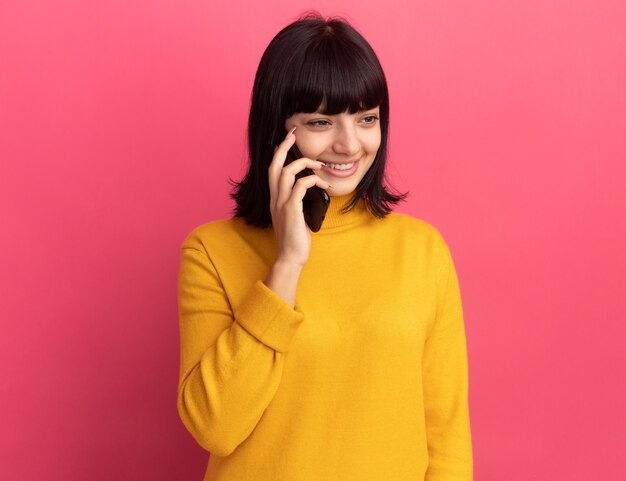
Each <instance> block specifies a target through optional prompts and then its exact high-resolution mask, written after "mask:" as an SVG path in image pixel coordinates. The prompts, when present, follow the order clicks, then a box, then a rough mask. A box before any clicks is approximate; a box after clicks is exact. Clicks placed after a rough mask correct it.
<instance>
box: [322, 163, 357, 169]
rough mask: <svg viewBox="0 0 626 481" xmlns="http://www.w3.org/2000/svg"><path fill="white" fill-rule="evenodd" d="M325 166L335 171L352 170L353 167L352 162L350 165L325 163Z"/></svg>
mask: <svg viewBox="0 0 626 481" xmlns="http://www.w3.org/2000/svg"><path fill="white" fill-rule="evenodd" d="M326 165H327V166H328V167H330V168H331V169H335V170H348V169H351V168H352V166H353V165H354V162H352V163H350V164H330V163H328V162H326Z"/></svg>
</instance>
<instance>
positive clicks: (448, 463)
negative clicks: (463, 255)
mask: <svg viewBox="0 0 626 481" xmlns="http://www.w3.org/2000/svg"><path fill="white" fill-rule="evenodd" d="M444 245H445V256H446V259H445V261H444V265H443V267H442V269H441V271H440V289H439V292H440V296H439V303H438V307H437V314H436V318H435V321H434V324H433V327H432V328H431V331H430V333H429V335H428V338H427V340H426V344H425V347H424V357H423V364H422V368H423V383H424V406H425V416H426V435H427V440H428V455H429V464H428V470H427V472H426V478H425V480H426V481H452V480H454V481H471V480H472V477H473V462H472V440H471V432H470V420H469V406H468V366H467V347H466V340H465V327H464V321H463V308H462V305H461V293H460V290H459V282H458V278H457V274H456V270H455V267H454V263H453V261H452V257H451V255H450V250H449V248H448V246H447V244H445V243H444Z"/></svg>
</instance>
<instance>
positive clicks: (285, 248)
mask: <svg viewBox="0 0 626 481" xmlns="http://www.w3.org/2000/svg"><path fill="white" fill-rule="evenodd" d="M295 129H296V128H295V127H294V128H293V129H291V130H290V131H289V132H288V133H287V136H286V137H285V139H284V140H283V141H282V142H281V143H280V145H279V146H278V147H277V148H276V151H275V152H274V157H273V158H272V163H271V164H270V167H269V172H268V178H269V187H270V212H271V214H272V226H273V227H274V233H275V234H276V242H277V250H276V261H275V262H276V263H278V262H284V263H287V264H291V265H294V266H298V267H303V266H304V264H306V261H307V260H308V258H309V253H310V251H311V233H310V232H309V228H308V226H307V225H306V222H305V221H304V213H303V210H302V199H304V195H305V194H306V191H307V189H308V188H309V187H313V186H314V185H317V186H318V187H321V188H322V189H328V188H331V189H332V187H331V186H330V184H329V183H328V182H326V181H324V180H322V179H321V178H320V177H318V176H317V175H307V176H305V177H301V178H299V179H298V180H297V181H295V178H296V174H297V173H298V172H300V171H302V170H304V169H305V168H307V167H308V168H309V169H314V170H318V169H321V168H322V165H323V162H320V161H318V160H312V159H308V158H306V157H302V158H300V159H296V160H294V161H293V162H291V163H290V164H288V165H286V166H285V165H284V164H285V159H286V157H287V152H288V151H289V149H290V148H291V146H292V145H293V144H294V142H295V141H296V137H295V135H294V133H293V132H294V130H295ZM294 181H295V184H294Z"/></svg>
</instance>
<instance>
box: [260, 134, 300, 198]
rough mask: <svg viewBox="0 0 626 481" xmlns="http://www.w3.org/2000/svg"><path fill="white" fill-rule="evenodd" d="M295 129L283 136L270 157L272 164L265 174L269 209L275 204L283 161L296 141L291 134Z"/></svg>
mask: <svg viewBox="0 0 626 481" xmlns="http://www.w3.org/2000/svg"><path fill="white" fill-rule="evenodd" d="M295 129H296V128H295V127H294V128H293V129H291V130H290V131H289V132H288V133H287V135H286V136H285V139H284V140H283V141H282V142H281V143H280V144H279V145H278V146H277V148H276V149H275V150H274V156H273V157H272V162H271V163H270V166H269V169H268V172H267V177H268V182H269V187H270V203H271V207H273V206H274V205H275V204H276V199H277V197H278V181H279V179H280V172H281V170H282V168H283V165H284V164H285V159H286V158H287V152H288V151H289V149H290V148H291V146H292V145H293V144H294V142H295V141H296V137H295V135H294V134H293V131H294V130H295Z"/></svg>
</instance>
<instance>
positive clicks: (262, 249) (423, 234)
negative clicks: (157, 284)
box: [178, 15, 472, 481]
mask: <svg viewBox="0 0 626 481" xmlns="http://www.w3.org/2000/svg"><path fill="white" fill-rule="evenodd" d="M388 124H389V99H388V92H387V84H386V81H385V76H384V73H383V70H382V68H381V66H380V64H379V61H378V59H377V58H376V55H375V53H374V51H373V50H372V48H371V47H370V45H369V44H368V43H367V42H366V40H365V39H364V38H363V37H362V36H361V35H360V34H359V33H358V32H357V31H356V30H355V29H354V28H353V27H351V26H350V25H349V24H348V23H347V22H345V21H344V20H341V19H338V18H330V19H324V18H323V17H321V16H319V15H308V16H305V17H302V18H301V19H300V20H298V21H296V22H294V23H292V24H290V25H288V26H287V27H285V28H284V29H283V30H281V31H280V32H279V33H278V34H277V35H276V37H275V38H274V39H273V40H272V41H271V43H270V45H269V46H268V47H267V49H266V51H265V53H264V54H263V57H262V59H261V62H260V65H259V68H258V71H257V74H256V78H255V83H254V88H253V94H252V104H251V109H250V117H249V124H248V136H249V154H250V166H249V170H248V172H247V174H246V176H245V178H244V179H243V180H242V181H241V182H240V183H238V184H237V185H236V189H235V192H234V193H233V194H232V197H233V199H234V200H235V201H236V204H237V206H236V210H235V215H234V216H233V218H231V219H222V220H214V221H212V222H208V223H206V224H203V225H201V226H198V227H196V228H195V229H194V230H193V231H192V232H191V233H190V234H189V235H188V236H187V237H186V239H185V240H184V242H183V244H182V254H181V265H180V275H179V287H178V299H179V317H180V333H181V365H180V382H179V386H178V412H179V414H180V417H181V419H182V421H183V423H184V425H185V426H186V428H187V429H188V430H189V432H190V433H191V435H192V436H193V437H194V438H195V439H196V441H197V442H198V443H199V444H200V445H201V446H202V447H203V448H204V449H206V450H207V451H209V452H210V453H211V456H210V459H209V463H208V468H207V471H206V475H205V478H204V479H205V480H212V481H308V480H312V481H313V480H314V481H324V480H329V481H330V480H333V481H338V480H345V481H368V480H371V481H409V480H410V481H415V480H422V479H423V480H429V481H435V480H439V481H444V480H446V481H447V480H455V481H469V480H471V479H472V444H471V435H470V424H469V412H468V411H469V410H468V372H467V354H466V339H465V329H464V321H463V312H462V306H461V297H460V292H459V284H458V279H457V275H456V271H455V268H454V263H453V261H452V258H451V255H450V250H449V248H448V245H447V244H446V242H445V241H444V239H443V238H442V236H441V235H440V234H439V232H438V231H437V230H436V228H435V227H433V226H432V225H430V224H428V223H427V222H425V221H423V220H419V219H416V218H414V217H411V216H408V215H403V214H400V213H395V212H392V211H391V208H390V205H391V204H396V203H397V202H398V201H400V200H402V198H403V197H404V195H406V194H404V195H399V196H396V195H393V194H391V193H390V192H389V191H388V189H387V187H386V186H385V185H384V173H385V163H386V150H387V149H386V146H387V131H388ZM294 145H296V146H297V148H298V149H299V151H300V153H301V154H302V156H301V157H300V158H297V159H296V160H294V161H292V162H290V163H287V165H286V160H287V158H288V157H287V154H288V151H289V150H290V149H291V148H292V147H293V146H294ZM305 168H309V169H311V170H312V171H313V175H307V176H304V177H302V178H299V179H298V180H296V174H298V173H299V172H301V171H303V169H305ZM314 187H317V188H320V189H324V190H326V191H327V192H328V194H329V195H330V205H329V207H328V211H327V213H326V217H325V219H324V221H323V223H322V227H321V229H320V230H319V231H311V230H310V229H309V227H308V226H307V223H306V222H305V219H304V215H303V199H304V196H305V194H306V192H307V190H308V189H311V188H314Z"/></svg>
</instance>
